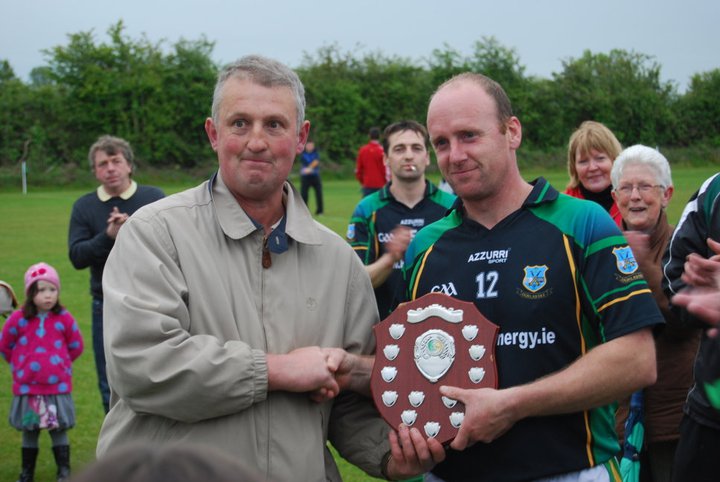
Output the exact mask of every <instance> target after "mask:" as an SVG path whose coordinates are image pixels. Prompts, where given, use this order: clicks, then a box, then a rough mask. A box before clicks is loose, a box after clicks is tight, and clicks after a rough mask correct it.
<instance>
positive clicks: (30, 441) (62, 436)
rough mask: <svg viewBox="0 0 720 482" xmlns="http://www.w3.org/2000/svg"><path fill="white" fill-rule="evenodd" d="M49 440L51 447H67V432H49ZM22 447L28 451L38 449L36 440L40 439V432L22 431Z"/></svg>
mask: <svg viewBox="0 0 720 482" xmlns="http://www.w3.org/2000/svg"><path fill="white" fill-rule="evenodd" d="M49 433H50V438H51V439H52V446H53V447H57V446H58V445H69V441H68V435H67V430H50V431H49ZM22 434H23V436H22V446H23V447H25V448H28V449H36V448H38V439H39V438H40V430H23V433H22Z"/></svg>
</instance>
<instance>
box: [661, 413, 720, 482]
mask: <svg viewBox="0 0 720 482" xmlns="http://www.w3.org/2000/svg"><path fill="white" fill-rule="evenodd" d="M719 453H720V430H717V429H714V428H712V427H708V426H705V425H702V424H700V423H698V422H696V421H695V420H694V419H692V418H690V417H688V416H687V415H685V416H684V417H683V419H682V422H681V423H680V441H679V442H678V446H677V450H676V451H675V464H674V467H673V475H672V480H673V481H674V482H705V481H707V482H714V481H717V480H718V477H720V476H719V475H718V462H717V458H716V457H717V456H718V454H719Z"/></svg>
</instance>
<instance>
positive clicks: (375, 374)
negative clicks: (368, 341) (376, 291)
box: [370, 293, 499, 443]
mask: <svg viewBox="0 0 720 482" xmlns="http://www.w3.org/2000/svg"><path fill="white" fill-rule="evenodd" d="M374 331H375V340H376V343H377V346H376V354H375V365H374V366H373V371H372V378H371V380H370V388H371V390H372V395H373V401H374V402H375V406H376V407H377V408H378V410H379V411H380V414H381V415H382V416H383V418H384V419H385V421H386V422H387V423H388V424H390V426H391V427H393V428H395V429H396V428H397V426H398V425H399V424H400V423H404V424H405V425H408V426H413V427H417V428H418V430H420V432H421V433H423V434H424V435H425V436H426V437H434V438H436V439H437V440H438V441H440V442H441V443H449V442H450V441H452V439H454V438H455V436H456V435H457V431H458V429H459V428H460V427H461V426H462V423H463V420H464V417H465V406H464V405H463V404H462V403H461V402H459V401H457V400H453V399H450V398H448V397H443V396H441V395H440V392H439V390H438V388H439V387H440V385H448V386H455V387H460V388H468V389H473V388H484V387H490V388H497V383H498V376H497V366H496V364H495V341H496V338H497V334H498V331H499V328H498V326H497V325H495V324H493V323H491V322H490V321H488V319H487V318H485V317H484V316H483V315H482V314H481V313H480V312H479V311H478V310H477V308H476V307H475V305H474V304H473V303H471V302H467V301H459V300H456V299H455V298H452V297H450V296H447V295H444V294H442V293H428V294H426V295H425V296H422V297H421V298H418V299H416V300H414V301H410V302H408V303H404V304H402V305H400V306H399V307H398V308H397V309H396V310H395V311H394V312H393V313H391V314H390V316H388V317H387V318H386V319H385V320H383V321H381V322H380V323H378V324H377V325H376V326H375V327H374Z"/></svg>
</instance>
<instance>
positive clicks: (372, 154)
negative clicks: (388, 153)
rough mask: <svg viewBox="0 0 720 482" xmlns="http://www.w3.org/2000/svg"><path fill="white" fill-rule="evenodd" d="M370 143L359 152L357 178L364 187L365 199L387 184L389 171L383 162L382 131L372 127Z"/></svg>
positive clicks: (362, 189)
mask: <svg viewBox="0 0 720 482" xmlns="http://www.w3.org/2000/svg"><path fill="white" fill-rule="evenodd" d="M368 135H369V136H370V142H368V143H367V144H365V145H364V146H362V147H361V148H360V149H359V150H358V155H357V164H356V166H355V177H356V178H357V180H358V181H360V184H361V185H362V188H361V191H362V195H363V197H365V196H367V195H368V194H372V193H374V192H375V191H378V190H380V188H382V187H383V186H384V185H385V183H386V182H387V171H386V169H385V163H384V162H383V156H384V152H383V147H382V145H381V144H380V129H379V128H378V127H371V128H370V132H369V134H368Z"/></svg>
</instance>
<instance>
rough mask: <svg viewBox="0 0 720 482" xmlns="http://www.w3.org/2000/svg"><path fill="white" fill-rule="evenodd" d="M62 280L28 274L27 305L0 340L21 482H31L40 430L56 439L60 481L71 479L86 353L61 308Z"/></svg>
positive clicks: (38, 268) (33, 269)
mask: <svg viewBox="0 0 720 482" xmlns="http://www.w3.org/2000/svg"><path fill="white" fill-rule="evenodd" d="M59 293H60V277H59V276H58V274H57V271H55V268H53V267H52V266H50V265H49V264H47V263H38V264H35V265H33V266H30V268H29V269H28V270H27V272H26V273H25V296H26V301H25V304H24V305H23V307H22V309H19V310H17V311H15V312H13V314H12V315H10V318H8V319H7V321H6V322H5V326H3V330H2V335H0V353H1V354H2V356H3V358H5V360H7V362H8V363H10V370H11V371H12V376H13V387H12V389H13V395H14V396H13V400H12V405H11V407H10V417H9V418H10V424H11V425H12V426H13V427H15V428H17V429H18V430H21V431H22V433H23V437H22V472H21V474H20V479H19V481H18V482H32V480H33V477H34V475H35V461H36V460H37V455H38V438H39V436H40V430H42V429H46V430H48V433H49V434H50V438H51V439H52V450H53V454H54V455H55V462H56V464H57V467H58V470H57V480H58V481H62V480H66V479H67V478H68V477H69V476H70V443H69V441H68V436H67V429H69V428H71V427H73V426H74V425H75V405H74V404H73V400H72V395H71V394H70V393H71V392H72V362H73V360H75V359H76V358H77V357H79V356H80V354H81V353H82V351H83V340H82V335H81V334H80V330H79V329H78V325H77V323H76V322H75V319H74V318H73V317H72V315H71V314H70V313H68V311H67V310H65V308H63V306H62V305H61V304H60V299H59V297H58V296H59Z"/></svg>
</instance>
